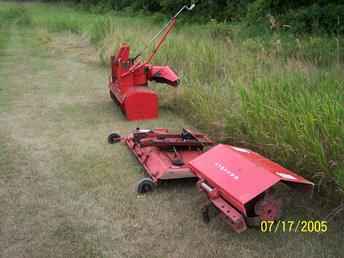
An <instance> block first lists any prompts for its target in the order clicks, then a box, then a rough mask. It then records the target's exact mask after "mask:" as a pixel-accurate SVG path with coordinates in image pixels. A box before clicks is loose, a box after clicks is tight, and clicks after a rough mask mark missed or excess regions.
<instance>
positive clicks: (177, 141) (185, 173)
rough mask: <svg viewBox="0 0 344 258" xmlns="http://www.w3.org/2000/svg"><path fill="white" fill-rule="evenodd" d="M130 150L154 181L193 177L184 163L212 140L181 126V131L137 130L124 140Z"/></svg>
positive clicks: (201, 151)
mask: <svg viewBox="0 0 344 258" xmlns="http://www.w3.org/2000/svg"><path fill="white" fill-rule="evenodd" d="M125 142H126V144H127V145H128V147H129V149H130V150H131V151H132V152H133V153H134V155H135V156H136V158H137V159H138V161H139V162H140V163H141V165H142V166H143V167H144V168H145V171H146V172H147V174H148V176H149V178H151V179H152V181H153V182H154V183H155V184H156V183H159V181H161V180H169V179H178V178H189V177H195V175H194V174H193V173H192V172H191V170H190V168H189V167H188V166H187V163H188V162H190V161H191V160H193V159H195V158H196V157H198V156H199V155H201V154H202V153H203V152H204V147H206V146H209V145H212V144H213V142H212V141H211V140H210V139H209V138H208V137H207V136H206V135H204V134H200V133H195V132H192V131H191V130H187V129H183V131H182V132H181V133H180V134H175V133H174V134H173V133H169V132H168V130H167V129H164V128H160V129H155V130H140V129H138V130H136V131H134V132H133V133H132V134H130V135H129V136H128V137H126V139H125Z"/></svg>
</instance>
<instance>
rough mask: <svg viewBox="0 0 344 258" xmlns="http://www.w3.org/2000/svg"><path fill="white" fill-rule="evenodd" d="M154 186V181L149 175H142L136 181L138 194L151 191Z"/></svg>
mask: <svg viewBox="0 0 344 258" xmlns="http://www.w3.org/2000/svg"><path fill="white" fill-rule="evenodd" d="M154 188H155V183H154V182H153V180H152V179H151V178H149V177H144V178H142V179H141V180H139V181H138V182H137V185H136V191H137V192H138V193H139V194H144V193H148V192H153V191H154Z"/></svg>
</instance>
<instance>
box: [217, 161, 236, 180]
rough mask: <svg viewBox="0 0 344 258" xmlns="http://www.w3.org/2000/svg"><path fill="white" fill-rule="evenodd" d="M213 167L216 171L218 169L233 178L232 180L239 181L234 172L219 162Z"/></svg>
mask: <svg viewBox="0 0 344 258" xmlns="http://www.w3.org/2000/svg"><path fill="white" fill-rule="evenodd" d="M215 167H216V168H217V169H219V170H220V171H222V172H224V173H226V174H227V175H229V176H230V177H231V178H233V179H234V180H239V176H238V175H237V174H235V173H234V172H232V171H230V170H229V169H228V168H226V167H225V166H224V165H222V164H221V163H220V162H216V163H215Z"/></svg>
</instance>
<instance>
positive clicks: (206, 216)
mask: <svg viewBox="0 0 344 258" xmlns="http://www.w3.org/2000/svg"><path fill="white" fill-rule="evenodd" d="M201 212H202V219H203V222H204V223H206V224H208V223H209V222H210V220H211V219H212V218H214V217H216V216H217V215H218V214H219V210H218V209H217V208H216V207H215V206H214V205H213V204H212V203H208V204H206V205H204V206H203V208H202V210H201Z"/></svg>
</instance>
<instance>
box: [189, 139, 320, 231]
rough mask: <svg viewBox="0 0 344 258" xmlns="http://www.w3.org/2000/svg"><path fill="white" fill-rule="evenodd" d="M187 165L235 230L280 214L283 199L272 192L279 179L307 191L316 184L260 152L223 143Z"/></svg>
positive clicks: (200, 187)
mask: <svg viewBox="0 0 344 258" xmlns="http://www.w3.org/2000/svg"><path fill="white" fill-rule="evenodd" d="M188 166H189V167H190V169H191V170H192V171H193V173H195V175H196V176H197V177H198V178H199V181H198V183H197V184H198V187H199V189H200V190H201V191H203V192H205V193H206V194H207V197H208V199H209V200H210V202H211V203H212V204H213V205H214V206H215V207H216V208H217V210H219V211H220V212H221V214H222V216H223V217H224V218H225V219H226V220H227V221H228V222H229V224H230V225H231V227H232V228H233V229H234V230H235V231H236V232H242V231H244V230H246V228H247V224H250V223H252V222H254V223H257V222H260V221H261V220H276V219H278V218H279V217H280V213H281V204H282V203H281V200H278V199H275V198H274V197H273V196H272V195H271V194H270V189H271V188H272V187H273V186H275V185H276V184H278V183H279V182H283V183H285V184H287V185H288V186H291V187H295V188H297V189H300V190H305V191H312V189H313V186H314V184H313V183H312V182H310V181H308V180H306V179H304V178H303V177H301V176H299V175H297V174H295V173H293V172H291V171H290V170H288V169H286V168H284V167H282V166H280V165H279V164H277V163H275V162H273V161H271V160H269V159H267V158H265V157H263V156H261V155H259V154H258V153H255V152H253V151H250V150H247V149H242V148H237V147H233V146H229V145H223V144H219V145H217V146H215V147H213V148H211V149H210V150H208V151H207V152H205V153H204V154H202V155H200V156H198V157H197V158H195V159H193V160H191V161H190V162H189V163H188ZM204 212H205V213H207V212H208V209H207V208H206V209H205V210H204ZM205 217H208V215H207V214H205Z"/></svg>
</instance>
